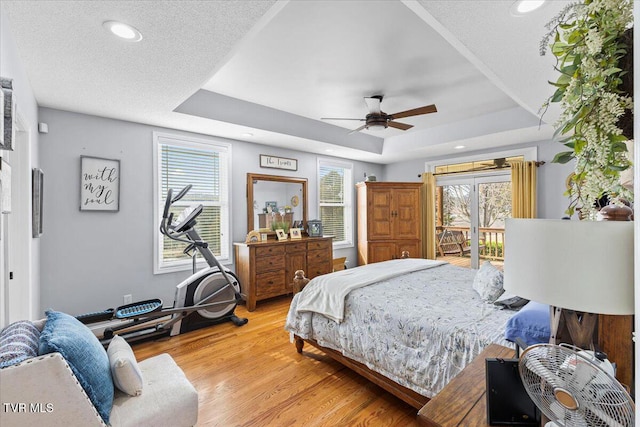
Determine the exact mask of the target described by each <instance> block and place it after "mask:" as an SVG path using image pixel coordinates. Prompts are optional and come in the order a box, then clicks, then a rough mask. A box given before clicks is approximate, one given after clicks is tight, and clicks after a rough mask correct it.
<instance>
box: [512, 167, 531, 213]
mask: <svg viewBox="0 0 640 427" xmlns="http://www.w3.org/2000/svg"><path fill="white" fill-rule="evenodd" d="M536 185H537V166H536V162H512V163H511V216H512V217H513V218H535V217H536Z"/></svg>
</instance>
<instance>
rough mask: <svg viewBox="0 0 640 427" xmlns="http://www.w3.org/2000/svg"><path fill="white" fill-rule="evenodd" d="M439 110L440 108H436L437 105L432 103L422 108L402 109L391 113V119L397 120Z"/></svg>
mask: <svg viewBox="0 0 640 427" xmlns="http://www.w3.org/2000/svg"><path fill="white" fill-rule="evenodd" d="M437 111H438V110H437V109H436V106H435V105H434V104H431V105H426V106H424V107H420V108H414V109H413V110H407V111H402V112H400V113H395V114H390V116H391V117H392V119H391V120H395V119H401V118H403V117H411V116H419V115H420V114H429V113H435V112H437Z"/></svg>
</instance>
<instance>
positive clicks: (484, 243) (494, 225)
mask: <svg viewBox="0 0 640 427" xmlns="http://www.w3.org/2000/svg"><path fill="white" fill-rule="evenodd" d="M436 186H437V192H436V199H437V200H436V249H437V257H439V258H445V259H447V261H450V262H452V263H455V264H458V265H461V266H465V267H471V268H478V267H479V265H480V262H481V261H484V260H491V261H492V263H494V264H495V265H498V266H500V265H501V264H502V261H503V259H504V220H505V219H506V218H509V217H510V216H511V176H510V175H509V174H499V175H498V174H495V175H493V174H492V175H484V176H465V177H438V178H437V180H436Z"/></svg>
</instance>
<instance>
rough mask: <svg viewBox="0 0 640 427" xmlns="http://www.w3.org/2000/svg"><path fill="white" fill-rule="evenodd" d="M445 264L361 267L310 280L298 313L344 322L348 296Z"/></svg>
mask: <svg viewBox="0 0 640 427" xmlns="http://www.w3.org/2000/svg"><path fill="white" fill-rule="evenodd" d="M442 264H446V263H445V262H443V261H434V260H431V259H421V258H407V259H395V260H391V261H386V262H377V263H374V264H368V265H363V266H360V267H355V268H351V269H347V270H342V271H337V272H335V273H333V274H331V275H326V274H325V275H322V276H318V277H315V278H313V279H312V280H311V281H310V282H309V283H308V284H307V286H305V288H304V290H303V291H302V293H301V294H300V297H299V299H298V305H297V311H299V312H300V311H312V312H314V313H319V314H322V315H324V316H326V317H328V318H329V319H332V320H334V321H336V322H338V323H340V322H342V319H343V318H344V300H345V298H346V297H347V295H348V294H349V292H351V291H353V290H355V289H359V288H362V287H363V286H367V285H370V284H372V283H376V282H380V281H382V280H387V279H391V278H393V277H397V276H400V275H403V274H408V273H412V272H414V271H419V270H425V269H427V268H433V267H437V266H439V265H442Z"/></svg>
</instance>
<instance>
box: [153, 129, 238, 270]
mask: <svg viewBox="0 0 640 427" xmlns="http://www.w3.org/2000/svg"><path fill="white" fill-rule="evenodd" d="M155 140H156V147H155V151H156V164H157V175H156V176H157V191H156V199H157V200H156V210H157V215H156V216H157V221H156V222H157V224H158V225H159V224H160V220H161V215H162V210H163V208H164V203H165V200H166V197H167V192H168V190H169V189H170V188H171V189H172V190H173V194H174V195H175V194H176V193H177V192H178V191H180V190H181V189H182V188H184V187H185V186H187V185H189V184H191V185H192V188H191V190H190V191H189V193H188V194H187V195H186V196H185V197H184V198H183V199H182V200H180V201H178V202H176V203H174V204H173V206H172V210H171V211H172V213H173V214H174V217H177V216H178V215H179V214H180V212H182V210H184V209H185V208H188V207H190V206H197V205H202V206H203V211H202V213H201V214H200V215H199V216H198V218H197V225H196V230H197V231H198V234H199V235H200V237H201V238H202V240H204V241H205V242H207V243H208V244H209V249H210V250H211V251H212V252H213V254H214V255H215V256H216V257H217V258H218V259H219V260H221V261H222V260H225V259H228V258H229V239H228V237H227V236H228V235H229V225H228V224H229V206H228V199H229V197H228V193H229V151H230V146H229V145H227V144H224V145H223V144H220V143H216V142H214V141H207V140H195V139H192V138H187V137H179V136H173V135H171V136H169V135H162V134H158V135H157V136H156V138H155ZM185 247H186V244H185V243H181V242H177V241H175V240H171V239H169V238H168V237H166V236H162V235H161V234H160V233H159V232H158V239H157V245H156V252H157V257H156V259H157V261H158V262H157V267H158V269H157V270H171V271H173V270H176V269H182V268H185V267H187V268H190V266H191V258H190V257H189V256H187V255H185V254H184V253H183V251H184V248H185Z"/></svg>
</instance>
